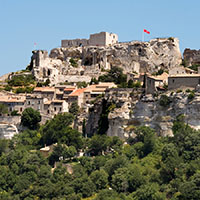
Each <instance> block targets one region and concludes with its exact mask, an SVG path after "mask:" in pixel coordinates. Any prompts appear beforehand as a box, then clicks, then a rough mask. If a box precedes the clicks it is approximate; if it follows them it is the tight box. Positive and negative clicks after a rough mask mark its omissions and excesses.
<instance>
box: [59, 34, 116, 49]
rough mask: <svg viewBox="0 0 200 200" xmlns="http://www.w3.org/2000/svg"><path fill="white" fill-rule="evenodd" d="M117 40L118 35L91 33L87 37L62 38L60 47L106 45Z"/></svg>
mask: <svg viewBox="0 0 200 200" xmlns="http://www.w3.org/2000/svg"><path fill="white" fill-rule="evenodd" d="M117 42H118V35H117V34H114V33H108V32H100V33H95V34H91V35H90V38H89V39H74V40H62V41H61V47H76V46H108V45H112V44H116V43H117Z"/></svg>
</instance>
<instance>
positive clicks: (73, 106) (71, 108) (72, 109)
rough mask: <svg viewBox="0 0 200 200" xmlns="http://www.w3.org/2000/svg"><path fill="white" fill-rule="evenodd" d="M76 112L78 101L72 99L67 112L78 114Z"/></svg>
mask: <svg viewBox="0 0 200 200" xmlns="http://www.w3.org/2000/svg"><path fill="white" fill-rule="evenodd" d="M78 112H79V106H78V103H77V102H76V101H74V102H73V103H72V104H71V106H70V108H69V113H71V114H72V115H74V116H76V115H77V114H78Z"/></svg>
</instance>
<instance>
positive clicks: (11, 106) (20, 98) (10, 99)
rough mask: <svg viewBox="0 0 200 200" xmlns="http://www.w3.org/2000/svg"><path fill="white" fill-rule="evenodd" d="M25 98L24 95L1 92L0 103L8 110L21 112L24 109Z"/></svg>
mask: <svg viewBox="0 0 200 200" xmlns="http://www.w3.org/2000/svg"><path fill="white" fill-rule="evenodd" d="M25 99H26V97H25V96H24V95H10V94H1V96H0V103H2V104H5V105H7V106H8V112H10V113H11V112H12V111H18V113H19V114H21V113H22V112H23V111H24V104H25Z"/></svg>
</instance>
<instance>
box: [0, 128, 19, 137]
mask: <svg viewBox="0 0 200 200" xmlns="http://www.w3.org/2000/svg"><path fill="white" fill-rule="evenodd" d="M15 134H18V129H17V127H16V126H15V125H14V124H0V138H5V139H11V138H12V137H13V136H14V135H15Z"/></svg>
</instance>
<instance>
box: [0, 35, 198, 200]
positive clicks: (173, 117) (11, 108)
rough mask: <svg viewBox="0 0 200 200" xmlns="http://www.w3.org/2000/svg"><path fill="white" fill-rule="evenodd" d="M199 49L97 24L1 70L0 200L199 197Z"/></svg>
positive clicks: (181, 199) (178, 199) (185, 199)
mask: <svg viewBox="0 0 200 200" xmlns="http://www.w3.org/2000/svg"><path fill="white" fill-rule="evenodd" d="M199 113H200V50H191V49H185V50H184V53H183V56H182V55H181V52H180V49H179V40H178V39H177V38H174V37H169V38H156V39H152V40H150V41H149V42H141V41H130V42H119V41H118V36H117V34H113V33H107V32H101V33H95V34H91V35H90V36H89V39H86V38H85V39H74V40H62V41H61V47H59V48H55V49H52V50H51V51H50V52H49V53H48V52H47V51H45V50H34V51H33V52H32V57H31V60H30V63H29V64H28V65H27V67H26V69H24V70H20V71H17V72H11V73H8V74H5V75H3V76H2V77H0V199H2V200H20V199H23V200H30V199H35V200H40V199H41V200H42V199H44V200H48V199H51V200H61V199H62V200H168V199H172V200H197V199H200V130H199V129H200V115H199Z"/></svg>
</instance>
